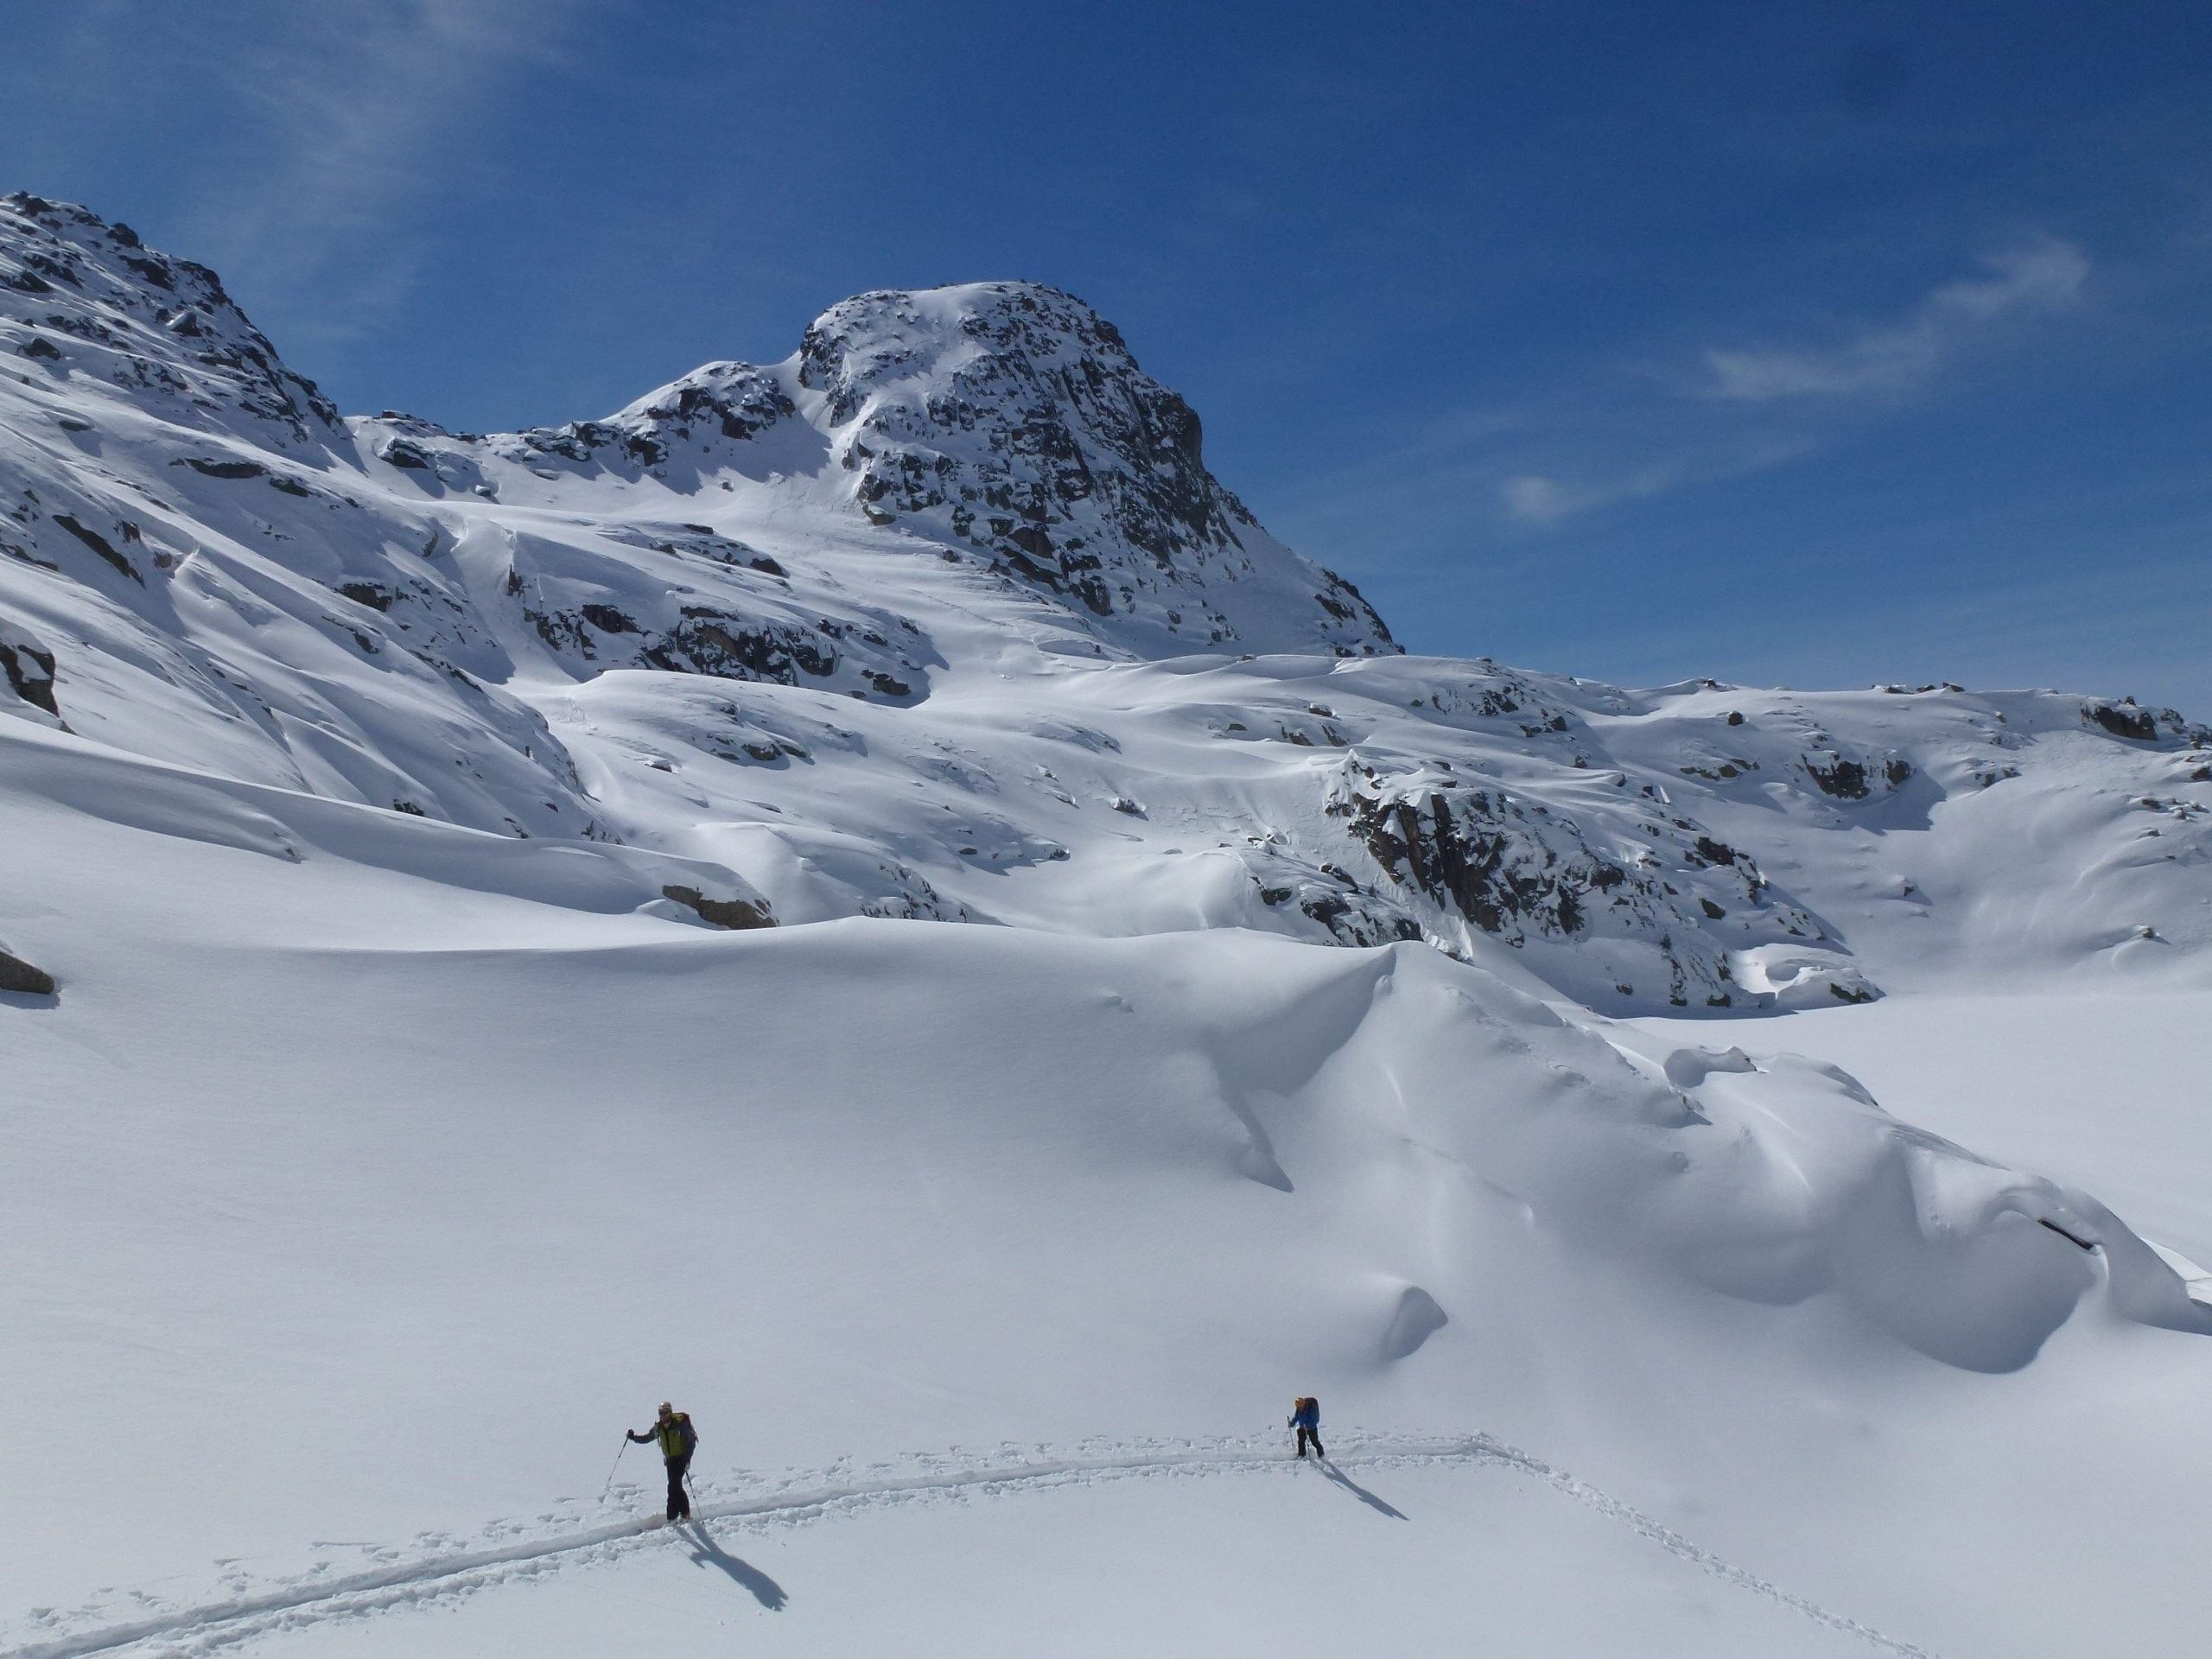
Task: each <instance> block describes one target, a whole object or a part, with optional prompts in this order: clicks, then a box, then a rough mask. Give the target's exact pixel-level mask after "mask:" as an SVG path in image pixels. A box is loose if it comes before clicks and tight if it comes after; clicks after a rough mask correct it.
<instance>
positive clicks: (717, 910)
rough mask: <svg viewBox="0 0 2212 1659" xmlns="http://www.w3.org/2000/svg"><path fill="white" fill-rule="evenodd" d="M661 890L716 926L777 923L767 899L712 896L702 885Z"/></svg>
mask: <svg viewBox="0 0 2212 1659" xmlns="http://www.w3.org/2000/svg"><path fill="white" fill-rule="evenodd" d="M660 893H661V897H662V898H664V899H674V900H675V901H676V902H677V904H679V905H682V906H683V907H684V908H685V909H686V910H691V911H696V912H698V915H699V918H700V919H701V920H702V921H707V922H712V923H713V924H714V925H715V926H716V927H728V928H737V929H743V928H753V927H773V926H774V925H776V918H774V917H773V916H771V915H770V914H769V913H768V906H767V901H766V900H765V899H709V898H708V897H707V896H706V894H704V893H701V892H700V891H699V889H698V888H696V887H663V888H662V889H661V890H660Z"/></svg>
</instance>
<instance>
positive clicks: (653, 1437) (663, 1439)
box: [629, 1400, 699, 1521]
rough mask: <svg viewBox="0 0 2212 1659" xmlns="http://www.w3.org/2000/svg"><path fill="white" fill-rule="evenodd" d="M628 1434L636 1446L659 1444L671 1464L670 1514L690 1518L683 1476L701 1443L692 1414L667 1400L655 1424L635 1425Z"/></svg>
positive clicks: (663, 1458) (689, 1503)
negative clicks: (641, 1428) (638, 1427)
mask: <svg viewBox="0 0 2212 1659" xmlns="http://www.w3.org/2000/svg"><path fill="white" fill-rule="evenodd" d="M629 1438H630V1441H631V1443H632V1445H635V1446H652V1445H654V1444H656V1443H658V1445H659V1446H660V1455H661V1459H662V1461H663V1462H664V1463H665V1464H666V1465H668V1518H669V1519H670V1520H671V1521H689V1520H690V1518H691V1497H690V1493H688V1492H686V1491H684V1490H683V1477H684V1476H685V1475H687V1474H689V1473H690V1470H691V1454H692V1452H695V1451H696V1450H697V1449H698V1446H699V1435H698V1432H697V1431H696V1429H694V1428H693V1427H691V1414H690V1412H688V1411H678V1410H677V1408H675V1407H673V1406H671V1405H670V1404H669V1403H668V1402H667V1401H665V1400H664V1401H662V1402H660V1415H659V1416H658V1418H656V1419H655V1420H654V1421H653V1426H652V1427H651V1428H649V1429H647V1430H646V1431H645V1433H642V1434H640V1433H638V1432H637V1431H636V1430H634V1429H632V1431H631V1432H630V1436H629Z"/></svg>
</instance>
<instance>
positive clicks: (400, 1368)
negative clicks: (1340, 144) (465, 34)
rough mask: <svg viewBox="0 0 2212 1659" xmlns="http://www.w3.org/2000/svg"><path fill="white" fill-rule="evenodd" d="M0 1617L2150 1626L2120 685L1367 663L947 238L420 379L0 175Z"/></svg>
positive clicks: (2187, 1499) (2140, 1173) (1692, 1638)
mask: <svg viewBox="0 0 2212 1659" xmlns="http://www.w3.org/2000/svg"><path fill="white" fill-rule="evenodd" d="M0 514H4V517H0V668H5V670H6V672H7V678H8V686H7V688H6V690H5V692H4V694H0V836H4V842H0V844H4V846H5V848H6V849H7V853H8V859H7V866H6V879H5V880H4V881H0V951H4V952H5V953H7V957H6V960H5V961H4V962H0V970H6V971H8V972H11V973H15V974H16V976H17V977H16V979H14V980H10V981H8V983H10V984H11V985H15V986H16V987H18V988H12V989H5V990H0V1217H4V1224H0V1332H4V1336H0V1422H4V1425H5V1430H4V1433H0V1539H4V1540H5V1542H6V1551H5V1559H6V1561H7V1570H6V1572H5V1573H0V1654H5V1655H8V1656H12V1659H31V1656H47V1659H60V1656H65V1655H89V1654H110V1653H113V1654H128V1655H139V1654H147V1655H151V1654H156V1653H173V1654H186V1653H204V1652H208V1651H213V1650H217V1649H230V1648H237V1649H239V1650H241V1651H260V1652H269V1653H272V1654H282V1655H300V1656H308V1655H321V1654H328V1655H340V1654H358V1653H372V1652H378V1653H380V1652H405V1653H409V1654H430V1655H435V1654H441V1653H454V1654H459V1653H481V1652H531V1653H543V1654H549V1655H557V1654H568V1653H574V1654H579V1655H582V1654H598V1653H604V1652H607V1651H625V1650H630V1649H643V1648H645V1647H646V1646H648V1645H655V1646H659V1647H663V1648H671V1649H676V1650H704V1649H708V1648H709V1645H710V1644H711V1645H713V1646H716V1647H719V1646H721V1645H727V1644H728V1643H732V1642H738V1643H745V1644H747V1645H749V1646H751V1647H754V1648H758V1649H760V1650H763V1651H771V1652H791V1653H794V1654H818V1653H841V1652H855V1651H873V1650H877V1649H881V1648H885V1647H888V1646H895V1647H897V1648H898V1649H900V1650H902V1651H912V1652H918V1653H931V1654H935V1653H942V1654H947V1655H952V1654H962V1655H966V1654H984V1653H1009V1654H1011V1653H1028V1652H1036V1651H1039V1650H1044V1651H1052V1652H1065V1653H1093V1652H1095V1653H1100V1654H1106V1653H1115V1654H1120V1653H1127V1652H1129V1651H1132V1650H1136V1649H1148V1650H1158V1651H1166V1652H1189V1653H1205V1654H1213V1653H1248V1652H1249V1653H1255V1654H1258V1653H1270V1654H1274V1653H1314V1654H1322V1653H1332V1654H1333V1653H1340V1652H1343V1651H1344V1650H1345V1649H1346V1648H1347V1647H1348V1646H1349V1645H1351V1644H1352V1643H1361V1644H1363V1645H1367V1646H1372V1645H1374V1644H1376V1643H1378V1642H1379V1643H1385V1644H1390V1645H1395V1647H1397V1648H1398V1649H1402V1650H1407V1651H1414V1652H1436V1653H1452V1652H1462V1651H1467V1650H1470V1649H1471V1648H1473V1647H1475V1646H1476V1645H1478V1644H1487V1645H1489V1646H1491V1647H1495V1648H1497V1649H1499V1650H1501V1651H1511V1652H1516V1653H1523V1654H1559V1655H1568V1654H1574V1655H1587V1654H1618V1655H1622V1656H1643V1655H1663V1654H1675V1653H1683V1654H1688V1653H1696V1654H1699V1655H1701V1656H1702V1655H1723V1654H1741V1655H1745V1656H1753V1655H1759V1656H1770V1655H1778V1654H1791V1655H1796V1654H1803V1655H1808V1656H1812V1655H1830V1654H1839V1655H1840V1654H1847V1653H1853V1652H1866V1651H1872V1650H1880V1651H1886V1652H1890V1653H1895V1654H1943V1655H1947V1656H1952V1659H1958V1656H1970V1655H1990V1656H2008V1659H2009V1656H2030V1655H2043V1654H2050V1655H2054V1656H2055V1655H2060V1654H2066V1655H2069V1656H2070V1655H2075V1654H2078V1653H2080V1652H2082V1651H2084V1650H2085V1649H2086V1650H2097V1651H2155V1650H2161V1649H2164V1650H2173V1651H2183V1650H2187V1648H2188V1646H2189V1644H2190V1635H2191V1633H2193V1632H2194V1631H2195V1630H2196V1629H2197V1628H2198V1626H2199V1625H2200V1624H2201V1614H2200V1613H2199V1611H2198V1610H2197V1609H2196V1598H2195V1596H2194V1594H2193V1589H2194V1582H2195V1578H2196V1573H2197V1571H2198V1569H2197V1565H2196V1558H2197V1555H2198V1554H2199V1548H2198V1546H2199V1541H2201V1539H2202V1537H2203V1536H2204V1535H2205V1529H2206V1524H2207V1522H2208V1521H2212V1497H2208V1493H2212V1480H2208V1477H2212V1449H2208V1448H2207V1446H2206V1444H2205V1437H2204V1436H2203V1435H2202V1433H2201V1432H2200V1430H2199V1425H2200V1423H2201V1421H2202V1410H2203V1408H2202V1400H2203V1399H2204V1397H2205V1389H2206V1385H2207V1383H2212V1344H2208V1343H2207V1342H2206V1341H2205V1340H2204V1338H2206V1337H2207V1336H2208V1335H2212V1281H2206V1279H2205V1276H2204V1274H2203V1272H2202V1269H2200V1268H2198V1267H2197V1266H2196V1263H2197V1262H2204V1261H2212V1198H2208V1197H2207V1194H2208V1186H2207V1180H2206V1178H2207V1177H2212V1132H2208V1130H2207V1128H2206V1127H2205V1123H2206V1122H2207V1120H2206V1118H2205V1116H2204V1113H2203V1109H2202V1108H2203V1096H2202V1079H2203V1077H2205V1076H2206V1075H2207V1071H2206V1061H2207V1059H2208V1058H2212V1055H2208V1049H2212V1039H2208V1037H2207V1036H2206V1033H2207V1031H2208V1030H2212V1025H2208V1021H2207V1015H2208V1014H2212V968H2208V963H2212V956H2208V952H2207V949H2206V947H2207V945H2208V944H2212V767H2208V764H2207V747H2208V744H2212V734H2208V733H2207V732H2206V730H2205V729H2204V728H2202V727H2197V726H2194V725H2192V724H2190V722H2188V721H2185V720H2183V718H2182V717H2181V716H2180V715H2177V714H2174V713H2172V712H2171V711H2167V710H2157V709H2145V708H2140V707H2139V706H2137V705H2136V704H2134V703H2133V702H2128V701H2126V700H2125V699H2115V698H2111V697H2105V696H2067V695H2062V694H2059V693H2056V692H2049V691H2012V692H1996V693H1978V692H1970V691H1967V690H1962V689H1961V688H1958V687H1955V686H1930V687H1916V688H1904V687H1897V688H1888V689H1883V690H1870V691H1866V692H1858V693H1838V692H1792V691H1783V690H1753V689H1746V688H1741V687H1733V686H1726V685H1721V684H1719V683H1713V682H1693V683H1686V684H1683V685H1680V686H1675V687H1668V688H1662V689H1658V690H1643V691H1631V690H1621V689H1617V688H1613V687H1610V686H1605V685H1601V684H1598V683H1593V682H1589V681H1584V680H1578V679H1574V678H1571V677H1564V676H1557V675H1544V674H1535V673H1529V672H1525V671H1518V670H1513V669H1509V668H1505V667H1503V666H1500V665H1498V664H1494V663H1491V662H1488V661H1474V662H1459V661H1440V660H1434V659H1423V658H1409V657H1406V656H1403V655H1401V654H1398V653H1397V652H1396V651H1395V646H1394V645H1392V643H1391V641H1390V638H1389V632H1388V631H1387V629H1386V628H1385V627H1384V626H1383V622H1382V620H1381V619H1379V618H1378V617H1376V615H1375V614H1374V613H1373V612H1372V611H1371V609H1370V608H1369V607H1367V606H1366V604H1365V602H1364V601H1363V600H1361V599H1360V598H1359V596H1358V594H1357V593H1356V592H1355V591H1354V590H1352V589H1351V588H1350V587H1349V585H1348V584H1344V583H1343V582H1341V581H1340V580H1339V579H1338V578H1336V577H1333V576H1332V575H1329V574H1328V573H1327V572H1325V571H1323V570H1321V569H1319V567H1318V566H1315V565H1313V564H1311V563H1308V562H1306V560H1304V559H1302V558H1300V557H1299V556H1297V555H1295V554H1293V553H1292V552H1290V551H1289V550H1287V549H1285V548H1282V547H1281V545H1280V544H1279V543H1275V542H1274V541H1273V540H1272V539H1271V538H1270V537H1268V536H1267V534H1266V532H1265V531H1263V530H1262V529H1261V528H1260V527H1259V525H1258V524H1256V522H1255V520H1254V519H1253V518H1252V517H1251V515H1250V514H1249V512H1248V511H1247V510H1246V509H1245V508H1244V507H1243V505H1242V504H1241V503H1240V502H1238V501H1237V500H1236V497H1235V496H1234V495H1232V494H1230V493H1229V492H1228V491H1227V490H1226V489H1225V488H1224V487H1223V486H1220V485H1219V484H1218V483H1217V481H1216V480H1213V479H1212V478H1211V474H1207V473H1206V472H1205V467H1204V465H1203V461H1202V456H1201V449H1200V443H1199V435H1198V419H1197V416H1195V415H1194V414H1192V412H1191V410H1189V408H1188V406H1187V405H1185V404H1184V403H1183V402H1182V400H1181V399H1180V398H1179V397H1176V396H1175V394H1173V392H1171V391H1167V390H1166V388H1164V387H1160V385H1158V384H1157V383H1156V382H1154V381H1152V380H1150V379H1149V378H1148V377H1146V376H1144V375H1143V374H1142V372H1141V371H1140V370H1139V369H1138V368H1137V366H1136V365H1135V360H1134V359H1132V358H1131V357H1130V356H1129V354H1128V349H1127V347H1126V346H1125V345H1124V344H1123V343H1122V340H1121V339H1120V336H1119V335H1118V334H1116V333H1115V332H1114V331H1113V329H1112V327H1111V326H1110V325H1109V324H1107V323H1105V322H1103V320H1100V319H1098V318H1097V317H1096V315H1094V314H1092V313H1090V311H1089V310H1088V308H1084V307H1083V306H1082V305H1081V303H1080V302H1077V301H1074V300H1072V299H1071V298H1070V297H1069V296H1065V295H1061V294H1058V293H1057V292H1055V291H1053V290H1050V289H1038V288H1033V287H1030V286H1028V285H1024V284H1015V283H995V284H980V285H976V286H973V287H969V288H963V289H942V290H937V291H934V292H931V293H927V294H914V295H909V294H878V295H870V296H861V297H860V298H858V299H855V300H853V301H849V302H845V303H844V304H842V305H841V306H838V307H836V308H832V310H831V311H829V313H826V314H825V315H824V316H823V318H822V319H821V320H819V321H817V323H816V324H815V325H814V327H812V328H810V330H809V331H808V333H807V335H806V337H805V339H804V341H803V342H802V344H801V346H800V349H799V351H798V353H796V354H795V355H794V357H793V358H792V359H790V360H789V361H787V362H785V363H784V364H781V365H772V366H770V367H766V368H756V367H753V366H752V365H741V364H717V365H708V367H706V368H704V369H702V370H700V371H698V372H695V373H694V374H693V375H690V376H687V377H685V378H684V379H683V380H681V381H679V382H677V383H676V384H675V385H672V386H671V387H667V388H664V389H662V391H658V392H655V393H652V394H651V395H649V396H648V397H645V398H643V399H640V400H639V403H637V404H633V405H632V406H631V407H630V408H629V409H627V410H623V411H620V413H618V414H617V415H615V416H611V417H609V418H608V419H607V420H605V421H599V422H580V423H571V424H570V425H569V426H566V427H561V428H549V429H538V430H536V431H533V432H529V433H522V434H510V435H489V436H478V435H456V434H449V433H446V432H443V431H442V430H441V429H437V428H435V426H432V425H430V424H429V423H425V422H422V421H419V420H416V419H414V418H412V417H408V416H398V415H392V414H387V415H385V416H379V417H378V418H376V419H374V420H360V421H352V422H347V421H343V420H341V419H340V417H339V416H338V415H337V413H336V411H335V410H334V409H332V408H330V407H329V406H328V404H327V402H325V401H324V400H322V399H321V395H320V394H319V393H317V392H316V391H315V390H314V389H313V387H312V385H310V384H309V383H308V382H306V381H304V380H302V379H301V378H299V377H298V376H297V375H296V374H294V373H293V372H291V371H290V370H289V369H287V368H285V367H284V366H283V364H282V363H281V361H279V360H278V359H277V357H276V355H275V353H274V351H273V349H272V348H270V346H269V345H268V342H267V341H266V340H263V339H262V338H261V337H260V336H259V335H258V334H257V333H256V332H255V331H253V329H252V327H251V324H250V323H248V322H247V321H245V318H244V317H243V316H242V315H239V314H238V312H237V311H236V309H235V308H232V307H231V306H230V304H229V302H228V301H227V299H226V297H225V296H223V294H222V290H221V287H220V284H219V282H217V281H216V279H215V278H214V277H213V274H212V273H208V272H206V271H204V270H201V269H200V268H199V267H194V266H190V265H188V264H183V263H182V262H180V261H175V260H172V259H170V258H168V257H167V256H165V255H161V254H158V253H155V252H153V251H149V250H146V249H144V248H143V247H142V246H140V245H138V244H137V238H135V237H132V236H131V235H130V233H129V232H127V230H124V229H123V228H122V227H119V226H107V225H105V224H104V223H103V222H102V221H100V220H99V219H95V218H93V217H92V215H90V214H88V213H84V212H83V211H82V210H80V209H76V208H73V207H67V206H65V205H60V204H53V203H48V202H44V201H41V200H38V199H35V198H29V197H22V196H16V197H9V198H4V199H0ZM10 964H13V966H12V967H10ZM47 976H50V979H51V988H46V977H47ZM1885 1108H1887V1109H1885ZM1893 1112H1894V1113H1897V1116H1892V1115H1891V1114H1892V1113H1893ZM2107 1205H2109V1206H2111V1207H2109V1208H2108V1207H2107ZM2192 1289H2194V1290H2196V1292H2197V1293H2198V1294H2201V1295H2202V1296H2203V1298H2204V1300H2202V1301H2200V1300H2196V1297H2195V1296H2193V1295H2192V1294H2191V1292H2192ZM1300 1393H1312V1394H1316V1395H1319V1397H1320V1399H1321V1402H1322V1405H1323V1427H1324V1432H1325V1438H1326V1440H1327V1441H1328V1443H1329V1445H1330V1447H1331V1451H1332V1462H1331V1463H1329V1464H1325V1465H1300V1464H1296V1463H1294V1462H1287V1461H1286V1457H1287V1445H1286V1444H1285V1441H1286V1438H1287V1437H1286V1436H1285V1435H1284V1434H1283V1433H1281V1431H1280V1429H1279V1428H1277V1427H1276V1425H1278V1424H1280V1422H1281V1419H1282V1417H1283V1415H1284V1414H1286V1413H1287V1408H1288V1402H1289V1400H1290V1398H1291V1396H1292V1395H1295V1394H1300ZM664 1397H667V1398H671V1399H673V1400H675V1401H676V1402H677V1404H678V1405H680V1406H682V1407H683V1408H686V1409H688V1410H690V1412H691V1413H692V1414H694V1416H695V1418H696V1421H697V1422H698V1425H699V1428H700V1432H701V1435H702V1445H701V1449H700V1452H699V1458H698V1461H697V1464H696V1469H695V1476H696V1486H697V1492H698V1499H699V1509H700V1513H701V1516H702V1522H701V1523H700V1524H699V1525H698V1526H696V1527H694V1528H689V1529H664V1528H661V1527H658V1526H656V1525H652V1524H648V1523H649V1522H651V1521H652V1520H653V1519H655V1518H657V1516H658V1506H659V1493H658V1469H657V1467H656V1466H655V1461H654V1459H653V1457H652V1452H651V1451H650V1449H649V1448H632V1449H630V1450H629V1451H628V1452H626V1454H625V1455H624V1456H623V1458H622V1459H620V1461H619V1462H616V1461H615V1458H614V1453H615V1450H616V1447H617V1446H618V1445H619V1444H620V1433H621V1431H622V1430H624V1429H626V1428H631V1427H639V1426H640V1425H641V1424H642V1423H644V1422H645V1421H646V1419H647V1418H648V1417H649V1416H650V1414H651V1409H652V1403H653V1402H655V1401H657V1400H658V1399H661V1398H664ZM610 1463H613V1464H614V1471H613V1476H612V1478H610V1477H609V1465H610Z"/></svg>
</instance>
